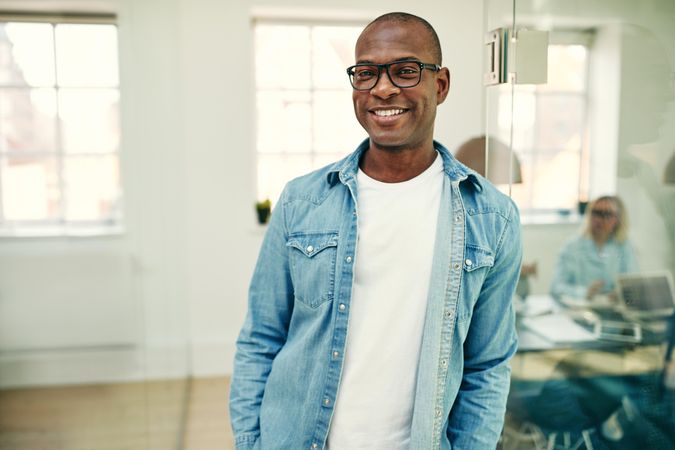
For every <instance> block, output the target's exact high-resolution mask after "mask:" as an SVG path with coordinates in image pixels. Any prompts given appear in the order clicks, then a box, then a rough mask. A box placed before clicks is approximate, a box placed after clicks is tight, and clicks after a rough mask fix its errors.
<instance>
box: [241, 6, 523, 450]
mask: <svg viewBox="0 0 675 450" xmlns="http://www.w3.org/2000/svg"><path fill="white" fill-rule="evenodd" d="M356 62H357V64H356V65H355V66H352V67H350V68H349V69H348V74H349V77H350V81H351V83H352V86H353V88H354V91H353V102H354V111H355V113H356V117H357V118H358V120H359V122H360V123H361V125H362V126H363V127H364V128H365V130H366V131H367V132H368V135H369V139H367V140H366V141H364V142H363V143H362V144H361V145H360V146H359V148H358V149H357V150H356V151H355V152H354V153H353V154H351V155H349V156H348V157H346V158H345V159H343V160H342V161H339V162H337V163H335V164H333V165H330V166H328V167H326V168H323V169H319V170H317V171H315V172H312V173H310V174H308V175H305V176H303V177H300V178H297V179H295V180H293V181H291V182H290V183H289V184H288V185H287V186H286V188H285V189H284V192H283V193H282V195H281V198H280V200H279V202H278V204H277V208H276V210H275V211H274V214H272V219H271V223H270V225H269V229H268V231H267V234H266V236H265V239H264V242H263V244H262V248H261V250H260V256H259V259H258V263H257V265H256V268H255V272H254V275H253V279H252V281H251V286H250V293H249V311H248V315H247V318H246V321H245V323H244V326H243V328H242V330H241V334H240V336H239V339H238V341H237V354H236V357H235V369H234V375H233V379H232V392H231V398H230V410H231V417H232V427H233V430H234V434H235V440H236V445H237V449H264V450H268V449H320V448H330V449H331V450H342V449H350V450H351V449H365V448H367V449H387V450H392V449H408V448H409V449H415V450H417V449H420V450H427V449H438V448H442V449H449V448H451V447H452V448H455V449H489V448H494V447H495V445H496V443H497V439H498V437H499V434H500V431H501V428H502V424H503V416H504V412H505V403H506V395H507V392H508V386H509V374H510V372H509V367H508V361H509V358H510V357H511V356H512V355H513V353H514V352H515V350H516V335H515V329H514V316H513V312H512V308H511V297H512V294H513V291H514V289H515V286H516V282H517V280H518V273H519V269H520V260H521V249H520V234H519V218H518V213H517V210H516V208H515V206H514V205H513V203H512V202H511V201H510V200H509V199H508V198H506V197H505V196H503V195H502V194H500V193H499V192H498V191H496V190H495V189H494V188H493V187H492V186H491V185H490V184H489V183H488V182H486V181H485V179H483V178H482V177H480V176H478V175H477V174H476V173H475V172H473V171H471V170H469V169H467V168H466V167H465V166H463V165H461V164H460V163H458V162H457V161H455V160H454V159H453V157H452V156H451V155H450V153H449V152H448V150H446V149H445V148H444V147H443V146H442V145H440V144H439V143H437V142H435V141H434V140H433V129H434V119H435V115H436V107H437V105H439V104H440V103H442V102H443V101H444V100H445V98H446V96H447V94H448V89H449V85H450V74H449V72H448V69H447V68H442V67H441V49H440V44H439V42H438V37H437V36H436V33H435V31H434V30H433V28H432V27H431V25H429V24H428V23H427V22H426V21H424V20H423V19H421V18H419V17H416V16H412V15H409V14H405V13H391V14H386V15H384V16H381V17H379V18H377V19H375V20H374V21H373V22H371V23H370V24H369V25H368V26H367V27H366V28H365V29H364V31H363V32H362V34H361V36H360V37H359V39H358V42H357V44H356Z"/></svg>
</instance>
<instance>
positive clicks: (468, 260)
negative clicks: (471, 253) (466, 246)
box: [464, 259, 473, 267]
mask: <svg viewBox="0 0 675 450" xmlns="http://www.w3.org/2000/svg"><path fill="white" fill-rule="evenodd" d="M464 262H465V263H466V265H467V266H469V267H471V266H473V261H471V260H470V259H467V260H466V261H464Z"/></svg>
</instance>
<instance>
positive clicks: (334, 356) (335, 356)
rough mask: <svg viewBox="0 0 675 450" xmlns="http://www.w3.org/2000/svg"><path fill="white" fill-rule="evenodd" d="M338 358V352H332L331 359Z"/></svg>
mask: <svg viewBox="0 0 675 450" xmlns="http://www.w3.org/2000/svg"><path fill="white" fill-rule="evenodd" d="M338 356H340V352H338V351H337V350H336V351H334V352H333V358H337V357H338Z"/></svg>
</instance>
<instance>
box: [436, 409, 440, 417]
mask: <svg viewBox="0 0 675 450" xmlns="http://www.w3.org/2000/svg"><path fill="white" fill-rule="evenodd" d="M436 417H441V410H440V409H437V410H436Z"/></svg>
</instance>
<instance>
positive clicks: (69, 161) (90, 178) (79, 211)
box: [63, 155, 120, 221]
mask: <svg viewBox="0 0 675 450" xmlns="http://www.w3.org/2000/svg"><path fill="white" fill-rule="evenodd" d="M63 178H64V187H65V199H66V204H65V207H66V211H65V217H66V220H68V221H77V220H102V221H105V220H111V221H116V219H118V218H119V217H118V216H119V214H120V211H119V207H120V204H119V199H120V192H119V170H118V161H117V156H116V155H106V156H71V157H68V158H65V159H64V163H63Z"/></svg>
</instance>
